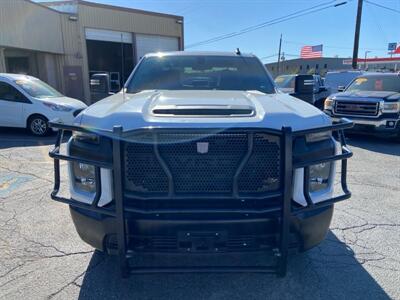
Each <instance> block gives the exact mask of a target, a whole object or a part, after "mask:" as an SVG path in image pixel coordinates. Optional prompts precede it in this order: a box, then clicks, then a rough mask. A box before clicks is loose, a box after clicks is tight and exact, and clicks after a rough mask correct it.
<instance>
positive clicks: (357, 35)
mask: <svg viewBox="0 0 400 300" xmlns="http://www.w3.org/2000/svg"><path fill="white" fill-rule="evenodd" d="M362 7H363V0H358V7H357V19H356V31H355V33H354V48H353V61H352V64H351V66H352V67H353V69H357V58H358V46H359V42H360V27H361V15H362Z"/></svg>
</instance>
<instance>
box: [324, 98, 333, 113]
mask: <svg viewBox="0 0 400 300" xmlns="http://www.w3.org/2000/svg"><path fill="white" fill-rule="evenodd" d="M334 104H335V100H333V99H332V98H329V97H328V98H326V99H325V102H324V109H326V110H332V109H333V105H334Z"/></svg>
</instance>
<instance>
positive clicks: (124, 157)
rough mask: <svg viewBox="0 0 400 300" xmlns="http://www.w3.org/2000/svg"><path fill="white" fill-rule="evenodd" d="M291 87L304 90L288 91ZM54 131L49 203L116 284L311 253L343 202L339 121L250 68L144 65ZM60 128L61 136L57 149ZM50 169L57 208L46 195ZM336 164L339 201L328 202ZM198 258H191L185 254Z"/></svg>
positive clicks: (213, 62)
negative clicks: (135, 260) (65, 189)
mask: <svg viewBox="0 0 400 300" xmlns="http://www.w3.org/2000/svg"><path fill="white" fill-rule="evenodd" d="M297 86H299V87H301V86H304V85H301V84H298V85H297ZM51 125H52V126H53V127H54V128H56V129H59V136H58V139H57V142H56V147H55V148H54V150H52V151H51V152H50V156H51V157H53V158H54V166H55V185H54V190H53V192H52V198H53V199H54V200H56V201H60V202H63V203H66V204H68V205H69V206H70V211H71V216H72V219H73V222H74V224H75V227H76V229H77V231H78V233H79V235H80V236H81V238H82V239H83V240H84V241H86V242H87V243H89V244H90V245H92V246H93V247H95V248H96V249H99V250H101V251H105V252H107V253H110V254H117V255H118V257H119V262H120V268H121V272H122V275H123V276H128V275H129V274H130V273H149V272H150V273H154V272H266V273H276V274H278V275H279V276H284V275H285V273H286V265H287V256H288V250H289V248H294V249H297V250H299V251H304V250H307V249H310V248H311V247H314V246H315V245H317V244H318V243H319V242H321V241H322V240H323V239H324V237H325V235H326V233H327V231H328V228H329V225H330V222H331V218H332V213H333V206H334V203H336V202H338V201H342V200H345V199H348V198H349V197H350V192H349V190H348V188H347V184H346V171H347V164H346V162H347V158H349V157H350V156H351V155H352V153H351V151H349V149H348V148H347V146H346V144H345V139H344V135H343V129H345V128H349V127H351V126H352V123H351V122H350V121H347V120H340V121H339V122H338V123H335V124H332V122H331V119H330V118H329V117H328V116H327V115H325V114H324V113H323V112H321V111H320V110H319V109H317V108H316V107H314V106H312V105H310V104H308V103H306V102H304V101H300V100H298V99H296V98H293V97H291V96H289V95H287V94H283V93H280V92H279V91H278V90H277V89H276V87H275V85H274V82H273V80H272V79H271V77H270V75H269V74H268V72H267V71H266V69H265V68H264V66H263V65H262V63H261V62H260V60H259V59H258V58H256V57H255V56H253V55H245V54H240V53H220V52H170V53H156V54H148V55H146V56H145V57H144V58H143V59H142V60H141V61H140V62H139V64H138V65H137V67H136V68H135V70H134V71H133V73H132V74H131V76H130V78H129V79H128V81H127V83H126V85H125V88H124V90H123V91H121V92H120V93H118V94H116V95H113V96H111V97H109V98H106V99H104V100H102V101H99V102H97V103H96V104H94V105H92V106H90V107H89V108H87V109H86V110H84V111H83V112H82V113H80V114H79V115H78V116H77V118H76V119H75V125H74V126H68V125H63V124H57V123H52V124H51ZM64 131H72V132H73V135H72V137H71V138H70V140H69V142H68V145H67V152H66V153H62V152H61V151H60V143H61V141H62V135H63V132H64ZM60 160H67V161H68V166H69V188H70V197H62V196H60V182H61V180H60ZM337 162H341V169H340V168H339V170H340V171H341V178H340V179H339V182H341V184H339V185H337V187H341V190H340V191H338V192H337V193H335V194H334V191H333V189H334V181H335V180H334V176H335V173H336V171H335V170H336V169H338V168H337ZM252 251H258V252H259V251H266V252H268V251H270V252H271V254H272V256H273V257H274V261H275V262H274V263H273V264H272V265H265V266H234V265H228V266H227V265H212V266H204V265H202V266H199V265H191V266H185V267H178V266H173V267H165V266H164V267H162V266H152V267H148V266H141V267H138V266H132V265H131V263H130V262H131V258H132V257H136V256H139V255H140V254H141V253H157V254H158V255H162V254H163V253H170V252H173V253H179V254H181V255H193V254H195V253H197V254H198V253H207V254H210V253H212V255H226V254H227V253H232V252H252ZM194 257H196V256H194ZM197 257H198V256H197Z"/></svg>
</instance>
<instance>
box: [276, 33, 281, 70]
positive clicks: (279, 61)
mask: <svg viewBox="0 0 400 300" xmlns="http://www.w3.org/2000/svg"><path fill="white" fill-rule="evenodd" d="M281 49H282V33H281V38H280V40H279V51H278V65H277V67H276V70H277V74H276V75H279V71H280V64H281Z"/></svg>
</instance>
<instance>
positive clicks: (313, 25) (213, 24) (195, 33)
mask: <svg viewBox="0 0 400 300" xmlns="http://www.w3.org/2000/svg"><path fill="white" fill-rule="evenodd" d="M89 1H91V2H98V3H103V4H111V5H117V6H124V7H130V8H137V9H144V10H150V11H156V12H162V13H170V14H177V15H181V16H183V17H184V33H185V37H184V41H185V46H188V48H186V49H187V50H212V51H214V50H216V51H220V50H222V51H233V50H234V49H236V48H240V50H241V51H242V52H250V53H254V54H256V55H257V56H259V57H260V58H263V61H264V62H265V63H268V62H273V61H276V60H277V53H278V46H279V37H280V34H282V36H283V43H282V51H283V52H284V53H285V58H286V59H291V58H297V57H298V56H299V53H300V48H301V47H302V46H303V45H318V44H323V46H324V47H323V55H324V56H325V57H334V56H336V55H338V56H339V57H351V56H352V51H353V50H352V48H353V42H354V29H355V19H356V12H357V0H350V1H347V2H348V3H347V4H345V5H342V6H339V7H331V8H328V9H326V10H322V11H319V12H316V13H313V14H310V15H306V16H302V17H299V18H295V19H292V20H289V21H285V22H282V23H279V24H275V25H272V26H267V27H264V28H261V29H258V30H255V31H252V32H248V33H246V34H243V35H239V36H235V37H232V38H229V39H225V40H221V41H218V42H215V43H210V44H207V45H201V46H197V47H189V45H191V44H194V43H197V42H201V41H204V40H207V39H210V38H213V37H216V36H220V35H223V34H227V33H231V32H237V31H239V30H241V29H243V28H247V27H250V26H253V25H257V24H259V23H262V22H266V21H269V20H272V19H275V18H279V17H283V16H286V15H289V14H291V13H293V12H296V11H299V10H302V9H307V8H309V7H313V6H315V5H318V4H321V3H327V2H333V4H335V3H340V2H343V1H345V0H337V1H336V2H334V1H329V0H171V1H169V0H89ZM369 1H370V2H374V3H377V4H380V5H384V6H387V7H389V8H392V9H394V10H397V11H398V12H394V11H390V10H387V9H383V8H380V7H376V6H373V5H372V4H370V3H368V2H364V7H363V16H362V24H361V35H360V51H359V57H364V55H365V51H371V52H369V53H368V57H375V56H377V57H385V56H388V51H387V47H388V43H389V42H399V43H400V0H369Z"/></svg>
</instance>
